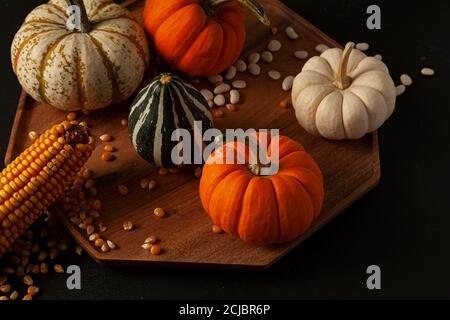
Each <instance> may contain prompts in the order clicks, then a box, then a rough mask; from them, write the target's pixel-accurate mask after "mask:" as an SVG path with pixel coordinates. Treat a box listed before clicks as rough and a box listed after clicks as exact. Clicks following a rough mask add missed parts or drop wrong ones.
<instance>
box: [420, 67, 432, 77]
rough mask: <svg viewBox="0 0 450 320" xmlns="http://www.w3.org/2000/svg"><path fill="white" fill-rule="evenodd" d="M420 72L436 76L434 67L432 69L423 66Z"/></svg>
mask: <svg viewBox="0 0 450 320" xmlns="http://www.w3.org/2000/svg"><path fill="white" fill-rule="evenodd" d="M420 73H421V74H422V75H424V76H428V77H431V76H434V74H435V71H434V70H433V69H431V68H422V70H421V71H420Z"/></svg>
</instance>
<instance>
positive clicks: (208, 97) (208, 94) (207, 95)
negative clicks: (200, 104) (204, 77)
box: [200, 89, 214, 101]
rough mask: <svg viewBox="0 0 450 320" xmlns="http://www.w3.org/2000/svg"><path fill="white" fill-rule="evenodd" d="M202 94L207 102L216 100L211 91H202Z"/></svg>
mask: <svg viewBox="0 0 450 320" xmlns="http://www.w3.org/2000/svg"><path fill="white" fill-rule="evenodd" d="M200 93H201V94H202V96H203V97H204V98H205V99H206V101H209V100H212V99H214V95H213V93H212V92H211V91H209V90H208V89H202V90H200Z"/></svg>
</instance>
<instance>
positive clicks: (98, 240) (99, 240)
mask: <svg viewBox="0 0 450 320" xmlns="http://www.w3.org/2000/svg"><path fill="white" fill-rule="evenodd" d="M104 243H105V241H103V239H102V238H98V239H96V240H95V241H94V246H96V247H97V248H101V246H102V245H103V244H104Z"/></svg>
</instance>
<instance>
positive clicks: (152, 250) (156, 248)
mask: <svg viewBox="0 0 450 320" xmlns="http://www.w3.org/2000/svg"><path fill="white" fill-rule="evenodd" d="M150 253H151V254H152V255H154V256H157V255H159V254H160V253H161V248H160V247H159V246H158V245H157V244H154V245H152V247H151V248H150Z"/></svg>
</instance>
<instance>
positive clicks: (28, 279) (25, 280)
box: [23, 275, 34, 286]
mask: <svg viewBox="0 0 450 320" xmlns="http://www.w3.org/2000/svg"><path fill="white" fill-rule="evenodd" d="M23 283H24V284H25V285H27V286H32V285H33V283H34V282H33V278H31V276H29V275H26V276H25V277H23Z"/></svg>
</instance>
